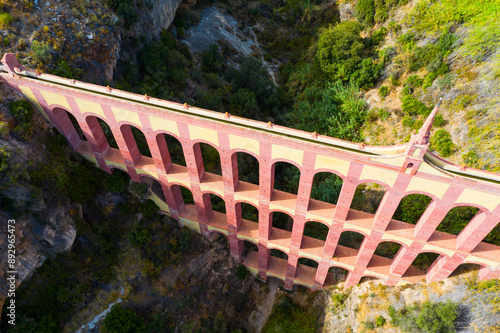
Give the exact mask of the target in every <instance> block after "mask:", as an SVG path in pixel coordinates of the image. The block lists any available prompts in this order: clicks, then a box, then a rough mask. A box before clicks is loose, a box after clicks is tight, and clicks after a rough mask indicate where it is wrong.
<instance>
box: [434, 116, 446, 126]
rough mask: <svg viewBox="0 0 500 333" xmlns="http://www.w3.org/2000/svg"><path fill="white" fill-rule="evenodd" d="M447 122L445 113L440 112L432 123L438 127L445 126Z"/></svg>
mask: <svg viewBox="0 0 500 333" xmlns="http://www.w3.org/2000/svg"><path fill="white" fill-rule="evenodd" d="M444 123H445V120H444V118H443V115H441V114H438V115H437V116H436V118H434V123H433V124H432V125H433V126H436V127H443V126H444Z"/></svg>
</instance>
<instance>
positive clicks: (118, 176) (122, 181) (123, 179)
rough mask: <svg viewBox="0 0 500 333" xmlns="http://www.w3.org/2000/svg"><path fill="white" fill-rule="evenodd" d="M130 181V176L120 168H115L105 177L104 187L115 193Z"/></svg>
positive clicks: (120, 190)
mask: <svg viewBox="0 0 500 333" xmlns="http://www.w3.org/2000/svg"><path fill="white" fill-rule="evenodd" d="M129 182H130V177H129V176H128V175H127V174H126V173H125V172H123V171H121V170H115V172H113V174H112V175H110V176H109V177H106V179H105V185H106V188H107V189H108V190H109V191H111V192H115V193H120V192H122V191H123V190H124V189H125V188H126V187H127V185H128V183H129Z"/></svg>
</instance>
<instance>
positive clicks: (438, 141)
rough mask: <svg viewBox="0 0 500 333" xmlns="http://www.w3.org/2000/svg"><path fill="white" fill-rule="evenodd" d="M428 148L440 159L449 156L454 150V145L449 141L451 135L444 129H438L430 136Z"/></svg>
mask: <svg viewBox="0 0 500 333" xmlns="http://www.w3.org/2000/svg"><path fill="white" fill-rule="evenodd" d="M430 147H431V148H432V149H434V150H435V151H437V152H439V155H441V156H442V157H448V156H450V155H451V154H452V153H453V151H454V150H455V145H454V144H453V141H451V135H450V133H448V132H447V131H446V130H445V129H443V128H441V129H438V130H437V131H436V132H434V134H433V135H432V136H431V139H430Z"/></svg>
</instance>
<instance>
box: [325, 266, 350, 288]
mask: <svg viewBox="0 0 500 333" xmlns="http://www.w3.org/2000/svg"><path fill="white" fill-rule="evenodd" d="M348 274H349V270H348V269H346V268H343V267H339V266H332V267H330V268H329V269H328V274H327V275H326V280H325V287H329V286H332V285H336V284H339V283H341V282H344V281H345V280H347V275H348Z"/></svg>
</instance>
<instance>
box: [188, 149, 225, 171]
mask: <svg viewBox="0 0 500 333" xmlns="http://www.w3.org/2000/svg"><path fill="white" fill-rule="evenodd" d="M193 150H194V151H195V155H197V154H196V152H197V151H199V152H200V156H199V157H200V158H201V159H202V162H203V163H201V164H200V163H199V161H197V164H198V168H200V167H201V166H203V169H202V170H203V171H204V172H208V173H213V174H216V175H219V176H221V175H222V165H221V160H220V153H219V150H218V148H216V147H214V146H213V144H211V143H208V142H204V141H197V142H196V143H194V145H193ZM195 158H197V157H196V156H195Z"/></svg>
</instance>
